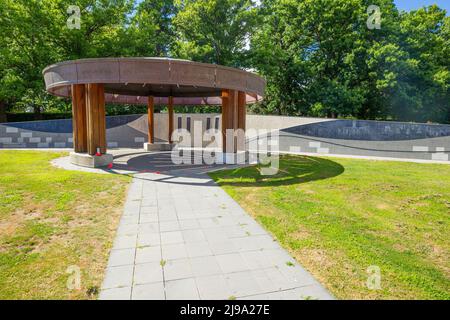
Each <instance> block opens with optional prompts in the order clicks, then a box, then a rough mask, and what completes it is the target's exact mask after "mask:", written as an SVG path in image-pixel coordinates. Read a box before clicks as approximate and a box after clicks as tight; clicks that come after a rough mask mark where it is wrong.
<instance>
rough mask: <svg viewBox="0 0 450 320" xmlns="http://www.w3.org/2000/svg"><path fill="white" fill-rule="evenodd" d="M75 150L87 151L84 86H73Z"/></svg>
mask: <svg viewBox="0 0 450 320" xmlns="http://www.w3.org/2000/svg"><path fill="white" fill-rule="evenodd" d="M72 115H73V117H72V127H73V149H74V151H75V152H77V153H83V152H86V151H87V132H86V95H85V88H84V84H75V85H72Z"/></svg>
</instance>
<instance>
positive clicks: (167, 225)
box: [159, 220, 180, 232]
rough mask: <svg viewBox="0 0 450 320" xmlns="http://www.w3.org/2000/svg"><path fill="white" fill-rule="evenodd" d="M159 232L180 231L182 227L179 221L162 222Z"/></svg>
mask: <svg viewBox="0 0 450 320" xmlns="http://www.w3.org/2000/svg"><path fill="white" fill-rule="evenodd" d="M159 230H160V231H161V232H169V231H178V230H180V225H179V223H178V221H177V220H175V221H161V222H160V223H159Z"/></svg>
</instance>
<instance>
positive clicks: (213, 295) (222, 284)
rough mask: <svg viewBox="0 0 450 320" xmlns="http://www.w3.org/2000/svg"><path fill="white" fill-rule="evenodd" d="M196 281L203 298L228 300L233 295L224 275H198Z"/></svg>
mask: <svg viewBox="0 0 450 320" xmlns="http://www.w3.org/2000/svg"><path fill="white" fill-rule="evenodd" d="M195 282H196V283H197V288H198V291H199V294H200V298H201V299H202V300H227V299H229V298H230V297H231V296H232V294H231V289H230V288H229V287H228V283H227V281H226V280H225V277H224V276H223V275H213V276H206V277H198V278H196V279H195Z"/></svg>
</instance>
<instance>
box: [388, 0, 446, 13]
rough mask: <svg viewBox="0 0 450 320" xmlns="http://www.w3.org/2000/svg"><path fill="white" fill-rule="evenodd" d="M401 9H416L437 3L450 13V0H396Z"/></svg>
mask: <svg viewBox="0 0 450 320" xmlns="http://www.w3.org/2000/svg"><path fill="white" fill-rule="evenodd" d="M394 2H395V3H396V5H397V8H398V9H399V10H406V11H410V10H415V9H419V8H420V7H423V6H428V5H432V4H437V5H438V6H439V7H440V8H442V9H445V10H447V15H448V14H450V0H394Z"/></svg>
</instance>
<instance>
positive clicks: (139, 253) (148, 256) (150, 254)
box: [136, 246, 161, 264]
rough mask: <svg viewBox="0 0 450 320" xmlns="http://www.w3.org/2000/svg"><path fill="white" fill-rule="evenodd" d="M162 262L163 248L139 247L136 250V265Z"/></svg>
mask: <svg viewBox="0 0 450 320" xmlns="http://www.w3.org/2000/svg"><path fill="white" fill-rule="evenodd" d="M147 262H161V247H159V246H157V247H142V248H141V247H139V248H137V249H136V263H137V264H139V263H147Z"/></svg>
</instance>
